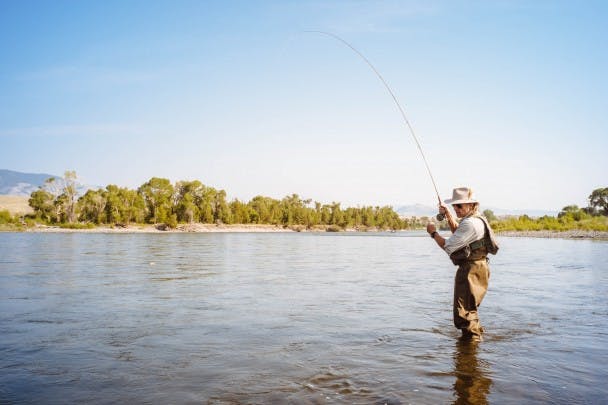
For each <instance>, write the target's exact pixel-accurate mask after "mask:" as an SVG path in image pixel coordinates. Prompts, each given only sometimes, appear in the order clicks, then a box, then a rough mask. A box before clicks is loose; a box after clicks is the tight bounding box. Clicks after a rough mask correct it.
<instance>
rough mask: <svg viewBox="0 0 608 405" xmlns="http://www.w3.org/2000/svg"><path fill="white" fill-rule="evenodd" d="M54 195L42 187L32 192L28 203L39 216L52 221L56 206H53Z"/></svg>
mask: <svg viewBox="0 0 608 405" xmlns="http://www.w3.org/2000/svg"><path fill="white" fill-rule="evenodd" d="M54 199H55V198H54V196H53V195H52V194H51V193H49V192H48V191H46V190H43V189H42V188H41V189H40V190H36V191H34V192H32V194H30V199H29V200H28V204H29V205H30V207H32V209H33V210H34V213H35V214H36V216H38V217H39V218H42V219H43V220H45V221H46V222H51V221H53V220H55V219H54V211H55V208H54V206H53V200H54Z"/></svg>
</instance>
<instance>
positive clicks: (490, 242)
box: [450, 214, 498, 266]
mask: <svg viewBox="0 0 608 405" xmlns="http://www.w3.org/2000/svg"><path fill="white" fill-rule="evenodd" d="M472 218H479V219H481V221H482V222H483V227H484V233H483V238H481V239H478V240H476V241H475V242H472V243H471V244H469V245H467V246H465V247H463V248H460V249H458V250H457V251H455V252H453V253H452V254H451V255H450V259H451V260H452V263H454V264H455V265H457V266H459V265H460V264H462V263H464V262H467V261H475V260H480V259H485V258H486V257H487V256H488V253H490V254H493V255H495V254H496V253H497V252H498V242H496V237H495V236H494V232H493V231H492V228H491V227H490V224H489V223H488V220H487V219H486V217H484V216H482V215H479V214H476V215H472Z"/></svg>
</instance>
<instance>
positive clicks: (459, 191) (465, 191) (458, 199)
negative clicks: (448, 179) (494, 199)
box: [444, 187, 479, 204]
mask: <svg viewBox="0 0 608 405" xmlns="http://www.w3.org/2000/svg"><path fill="white" fill-rule="evenodd" d="M444 202H445V203H446V204H474V203H479V201H477V200H476V199H475V198H473V190H471V189H470V188H468V187H458V188H455V189H454V190H453V191H452V198H448V199H447V200H445V201H444Z"/></svg>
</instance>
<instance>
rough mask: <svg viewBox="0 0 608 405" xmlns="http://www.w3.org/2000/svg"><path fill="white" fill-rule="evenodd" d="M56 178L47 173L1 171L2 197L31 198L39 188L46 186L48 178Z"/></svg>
mask: <svg viewBox="0 0 608 405" xmlns="http://www.w3.org/2000/svg"><path fill="white" fill-rule="evenodd" d="M51 177H55V178H58V179H59V178H61V176H55V175H52V174H45V173H21V172H14V171H12V170H5V169H0V195H21V196H29V195H30V194H31V193H32V192H33V191H36V190H38V187H40V186H41V185H43V184H44V181H45V180H46V179H48V178H51Z"/></svg>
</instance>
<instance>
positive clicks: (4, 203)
mask: <svg viewBox="0 0 608 405" xmlns="http://www.w3.org/2000/svg"><path fill="white" fill-rule="evenodd" d="M28 200H29V197H26V196H17V195H0V211H2V210H7V211H8V212H10V213H11V214H12V215H15V214H20V215H23V214H31V213H33V212H34V210H32V207H30V206H29V204H28V203H27V201H28Z"/></svg>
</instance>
